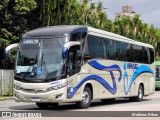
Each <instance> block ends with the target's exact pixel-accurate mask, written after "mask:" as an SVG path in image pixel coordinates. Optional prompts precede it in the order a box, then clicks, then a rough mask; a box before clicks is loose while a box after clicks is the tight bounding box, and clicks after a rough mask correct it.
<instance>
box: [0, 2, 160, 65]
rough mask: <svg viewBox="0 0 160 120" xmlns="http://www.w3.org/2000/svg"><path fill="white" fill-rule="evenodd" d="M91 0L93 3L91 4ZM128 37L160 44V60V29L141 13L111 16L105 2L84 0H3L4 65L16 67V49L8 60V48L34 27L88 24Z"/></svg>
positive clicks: (0, 52)
mask: <svg viewBox="0 0 160 120" xmlns="http://www.w3.org/2000/svg"><path fill="white" fill-rule="evenodd" d="M89 3H90V4H89ZM86 24H87V26H91V27H94V28H98V29H103V30H106V31H109V32H114V33H116V34H120V35H123V36H126V37H128V38H131V39H134V40H137V41H140V42H144V43H148V44H151V45H153V46H154V47H155V48H156V58H157V60H158V59H159V60H160V29H158V28H155V27H154V26H153V25H151V26H148V24H147V23H144V22H143V21H142V20H141V19H140V16H138V15H137V16H135V17H134V18H133V19H130V18H129V17H124V18H122V19H119V20H115V21H113V22H112V21H111V20H109V19H108V17H107V14H106V11H105V10H104V9H103V3H102V2H99V3H98V4H95V3H94V2H92V3H91V2H89V0H84V1H83V2H82V3H79V2H78V1H77V0H1V1H0V56H1V57H0V61H1V62H0V68H5V67H6V63H7V64H8V63H9V64H8V66H12V67H10V68H13V64H14V59H15V50H13V51H12V52H11V54H10V61H9V62H6V61H5V59H4V58H5V56H4V49H5V47H6V46H7V45H9V44H12V43H16V42H19V41H20V39H21V36H22V34H24V33H25V32H26V31H29V30H31V29H35V28H38V27H43V26H54V25H86Z"/></svg>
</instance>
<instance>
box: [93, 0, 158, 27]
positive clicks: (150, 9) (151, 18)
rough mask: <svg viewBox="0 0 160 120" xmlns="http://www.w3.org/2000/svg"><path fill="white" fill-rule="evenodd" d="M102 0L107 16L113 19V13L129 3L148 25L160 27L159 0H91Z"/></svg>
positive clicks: (96, 0)
mask: <svg viewBox="0 0 160 120" xmlns="http://www.w3.org/2000/svg"><path fill="white" fill-rule="evenodd" d="M93 1H94V2H96V3H97V2H98V1H102V2H103V4H104V7H108V9H107V10H105V11H106V12H107V14H108V18H109V19H112V20H114V19H115V13H117V12H121V11H122V6H124V5H131V6H132V9H133V11H134V12H136V13H137V14H139V15H140V16H141V18H142V20H143V21H144V22H146V23H148V24H149V25H151V24H153V25H154V26H155V27H158V28H160V0H93Z"/></svg>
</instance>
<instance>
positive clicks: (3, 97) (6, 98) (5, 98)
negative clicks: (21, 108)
mask: <svg viewBox="0 0 160 120" xmlns="http://www.w3.org/2000/svg"><path fill="white" fill-rule="evenodd" d="M9 99H13V96H0V101H3V100H9Z"/></svg>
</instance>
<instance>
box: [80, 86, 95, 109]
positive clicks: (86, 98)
mask: <svg viewBox="0 0 160 120" xmlns="http://www.w3.org/2000/svg"><path fill="white" fill-rule="evenodd" d="M91 98H92V96H91V90H90V88H89V87H88V86H86V87H85V88H84V90H83V94H82V101H79V102H77V105H78V106H79V107H80V108H82V109H84V108H88V107H90V105H91Z"/></svg>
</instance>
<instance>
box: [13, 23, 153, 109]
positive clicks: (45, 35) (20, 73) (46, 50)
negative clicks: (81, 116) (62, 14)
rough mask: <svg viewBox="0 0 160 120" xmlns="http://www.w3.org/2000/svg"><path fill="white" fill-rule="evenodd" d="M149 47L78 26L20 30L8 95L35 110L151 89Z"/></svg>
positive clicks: (132, 96) (133, 96) (134, 96)
mask: <svg viewBox="0 0 160 120" xmlns="http://www.w3.org/2000/svg"><path fill="white" fill-rule="evenodd" d="M154 60H155V50H154V47H153V46H151V45H148V44H145V43H141V42H137V41H135V40H132V39H129V38H126V37H123V36H120V35H117V34H113V33H110V32H106V31H103V30H99V29H95V28H92V27H87V26H81V25H73V26H72V25H69V26H67V25H66V26H51V27H43V28H38V29H34V30H31V31H29V32H26V33H25V34H24V35H23V36H22V39H21V41H20V43H19V47H18V51H17V56H16V62H15V70H14V99H15V101H17V102H34V103H36V105H37V106H38V107H40V108H43V107H49V106H55V105H59V103H76V104H77V105H78V106H79V107H80V108H82V109H83V108H88V107H90V105H91V101H92V100H102V101H103V102H107V101H114V100H115V99H116V98H129V100H131V101H137V102H140V101H142V100H143V96H148V95H150V94H153V93H154V92H155V64H154Z"/></svg>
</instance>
